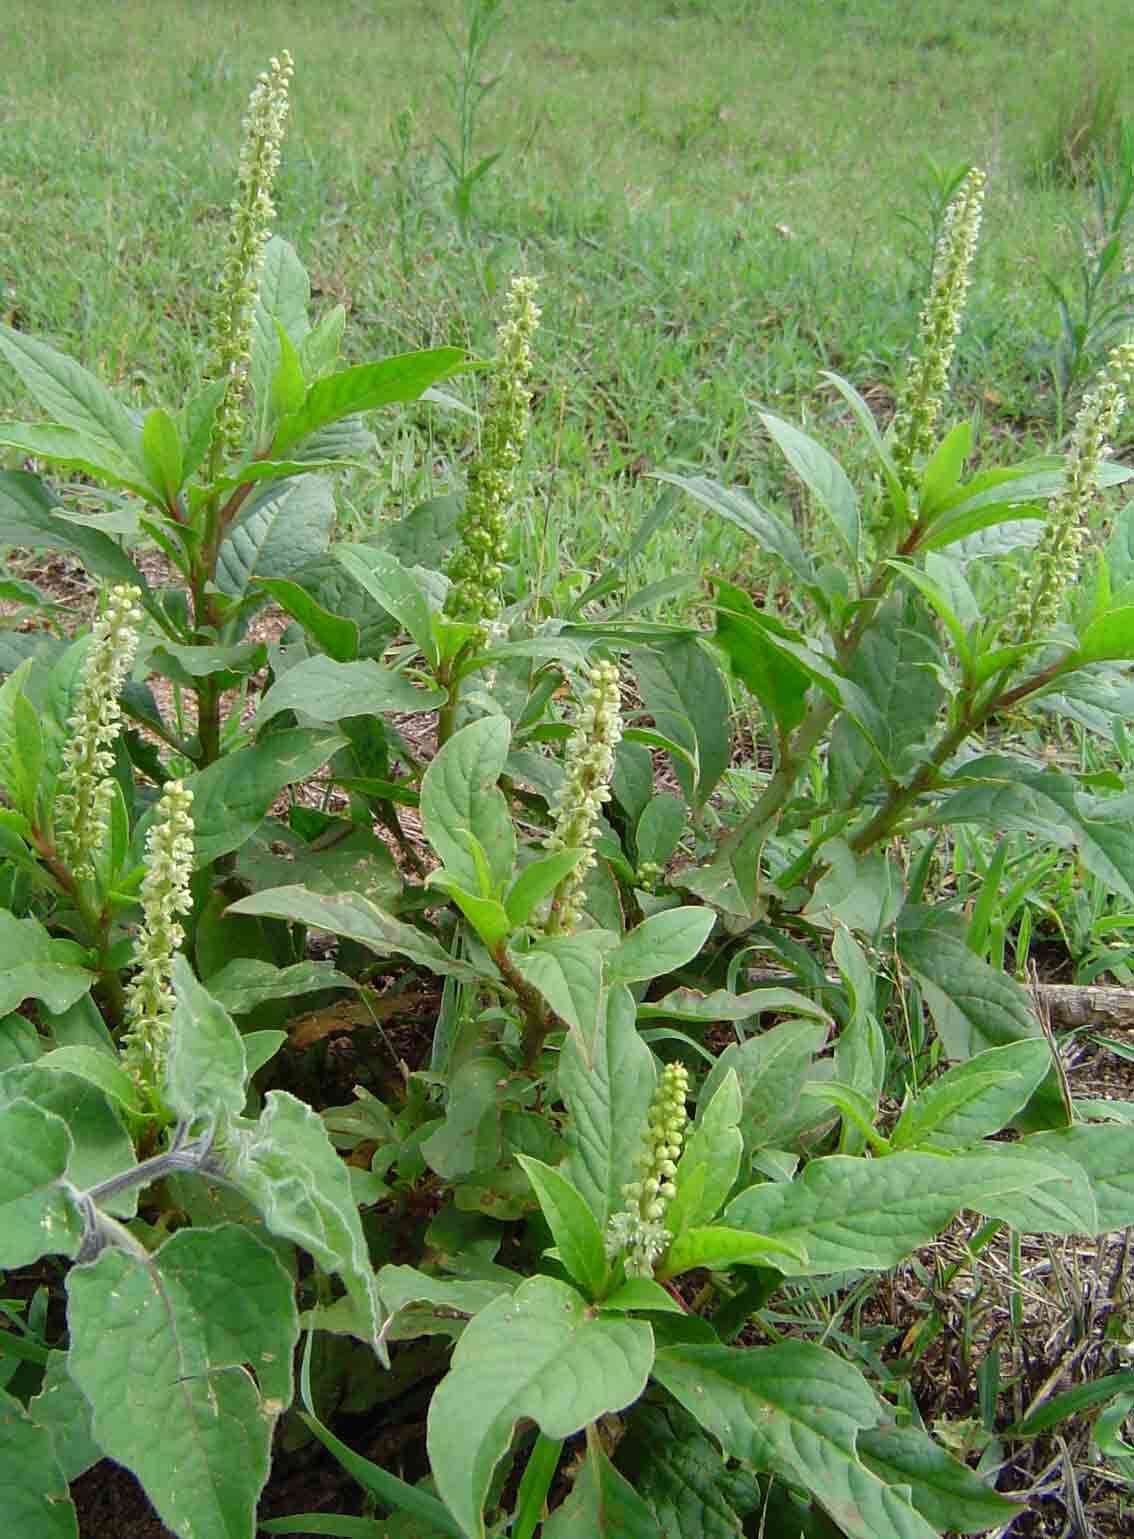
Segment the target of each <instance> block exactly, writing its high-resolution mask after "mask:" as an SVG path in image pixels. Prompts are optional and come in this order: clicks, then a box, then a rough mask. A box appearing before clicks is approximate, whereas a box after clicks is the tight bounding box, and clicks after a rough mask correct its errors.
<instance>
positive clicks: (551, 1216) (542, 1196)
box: [516, 1154, 607, 1298]
mask: <svg viewBox="0 0 1134 1539" xmlns="http://www.w3.org/2000/svg"><path fill="white" fill-rule="evenodd" d="M516 1158H517V1160H518V1161H519V1163H520V1164H521V1165H522V1166H523V1168H524V1172H525V1174H526V1175H527V1178H528V1180H529V1181H530V1182H531V1183H532V1186H533V1187H534V1188H535V1194H536V1196H537V1197H538V1198H539V1205H540V1207H541V1208H542V1209H543V1216H544V1218H545V1219H546V1220H547V1224H548V1228H549V1229H550V1230H551V1235H552V1238H553V1240H554V1241H555V1245H556V1249H557V1250H558V1251H559V1257H560V1260H561V1261H562V1262H563V1265H564V1266H565V1267H566V1268H567V1271H568V1272H569V1273H570V1275H571V1277H572V1278H573V1280H574V1281H575V1282H577V1283H578V1284H579V1286H580V1287H581V1288H582V1289H583V1290H584V1291H585V1292H586V1293H587V1294H588V1295H589V1297H591V1298H597V1297H598V1296H599V1295H600V1294H601V1292H602V1288H603V1284H604V1283H605V1281H606V1273H607V1264H606V1252H605V1250H604V1248H603V1238H602V1230H601V1229H600V1228H599V1226H598V1222H597V1220H596V1219H595V1216H594V1214H593V1213H592V1212H591V1210H590V1208H589V1207H588V1206H587V1203H586V1200H585V1198H584V1197H583V1196H582V1195H581V1194H580V1192H579V1190H578V1188H577V1187H576V1186H574V1185H573V1184H572V1182H571V1181H570V1180H568V1178H567V1177H566V1176H565V1175H563V1174H562V1173H561V1172H560V1171H558V1170H556V1169H554V1167H553V1166H551V1165H545V1164H544V1163H543V1161H542V1160H536V1159H532V1158H531V1157H530V1155H526V1154H518V1155H517V1156H516Z"/></svg>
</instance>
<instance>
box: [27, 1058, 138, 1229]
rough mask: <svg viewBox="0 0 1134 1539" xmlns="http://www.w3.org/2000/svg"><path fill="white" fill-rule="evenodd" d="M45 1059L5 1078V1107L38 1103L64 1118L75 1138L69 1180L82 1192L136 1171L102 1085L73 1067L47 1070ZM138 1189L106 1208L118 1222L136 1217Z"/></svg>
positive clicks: (129, 1143) (128, 1142) (119, 1121)
mask: <svg viewBox="0 0 1134 1539" xmlns="http://www.w3.org/2000/svg"><path fill="white" fill-rule="evenodd" d="M43 1063H44V1060H43V1059H42V1058H40V1059H38V1060H37V1061H36V1062H35V1063H25V1064H18V1065H17V1066H16V1067H15V1068H11V1069H6V1070H5V1071H4V1073H3V1074H0V1106H8V1105H10V1104H11V1103H12V1102H13V1101H16V1100H21V1099H22V1100H28V1101H34V1102H35V1104H36V1106H38V1107H39V1108H41V1110H43V1111H47V1112H51V1113H53V1114H54V1115H55V1116H57V1117H61V1118H62V1119H63V1121H64V1122H65V1123H66V1125H67V1130H68V1132H69V1133H70V1135H71V1139H72V1141H73V1142H72V1149H71V1154H70V1156H69V1158H68V1161H67V1179H68V1180H69V1181H70V1182H71V1184H72V1185H73V1186H76V1187H78V1188H79V1190H80V1191H86V1190H87V1189H88V1188H90V1187H92V1186H97V1185H98V1184H99V1182H101V1181H106V1180H109V1179H110V1178H111V1177H112V1176H116V1175H119V1174H121V1172H123V1171H125V1170H130V1169H131V1168H132V1167H133V1165H134V1163H135V1161H134V1145H133V1142H132V1141H131V1139H130V1136H129V1134H128V1133H127V1132H126V1129H125V1127H124V1126H123V1123H122V1119H121V1118H120V1117H119V1115H118V1112H117V1110H116V1108H115V1105H114V1104H113V1103H112V1102H111V1101H109V1100H108V1099H107V1097H106V1095H105V1094H104V1093H103V1091H102V1090H101V1089H99V1087H98V1086H97V1085H94V1084H92V1083H91V1082H90V1080H88V1079H86V1078H84V1077H83V1076H81V1075H79V1074H73V1073H71V1072H70V1070H68V1069H60V1068H44V1067H43ZM137 1205H138V1193H137V1190H136V1189H131V1190H129V1191H126V1192H121V1193H119V1194H118V1196H116V1197H114V1198H113V1199H111V1200H110V1201H108V1203H107V1204H106V1206H107V1209H108V1211H109V1212H111V1213H113V1214H114V1215H115V1216H116V1217H118V1218H133V1216H134V1214H135V1212H136V1210H137Z"/></svg>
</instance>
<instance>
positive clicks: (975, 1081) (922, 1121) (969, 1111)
mask: <svg viewBox="0 0 1134 1539" xmlns="http://www.w3.org/2000/svg"><path fill="white" fill-rule="evenodd" d="M1050 1071H1051V1049H1050V1048H1049V1046H1048V1044H1047V1041H1046V1040H1045V1039H1044V1038H1042V1037H1038V1038H1033V1039H1025V1040H1023V1041H1021V1042H1009V1043H1007V1044H1006V1045H1005V1046H1004V1047H992V1048H989V1049H988V1050H987V1051H986V1052H983V1053H977V1055H976V1056H975V1057H974V1058H970V1059H968V1060H967V1061H966V1062H965V1063H960V1064H955V1065H954V1066H953V1067H952V1068H951V1069H949V1070H948V1071H947V1072H946V1073H945V1074H943V1075H942V1076H941V1078H940V1079H937V1080H934V1082H933V1083H932V1084H931V1085H929V1086H928V1087H927V1088H926V1089H924V1090H922V1091H921V1092H920V1094H919V1095H918V1096H917V1098H916V1099H915V1100H913V1101H912V1102H911V1103H910V1104H909V1106H907V1107H906V1108H905V1110H904V1111H903V1112H902V1115H901V1117H900V1118H899V1119H898V1124H897V1126H896V1127H895V1129H894V1131H893V1134H892V1135H891V1138H890V1143H891V1147H892V1148H893V1149H895V1150H899V1149H915V1148H921V1149H942V1150H949V1149H961V1148H964V1147H965V1146H966V1145H969V1144H975V1143H976V1142H977V1141H978V1140H979V1139H981V1138H986V1137H987V1136H988V1135H989V1134H990V1133H998V1132H999V1131H1000V1129H1001V1128H1002V1127H1005V1126H1007V1124H1008V1123H1009V1122H1011V1120H1012V1118H1013V1117H1014V1116H1015V1115H1016V1113H1017V1112H1019V1111H1021V1110H1022V1109H1023V1108H1024V1107H1025V1106H1026V1105H1027V1103H1028V1101H1029V1100H1030V1099H1031V1097H1032V1096H1033V1095H1034V1094H1035V1092H1036V1090H1037V1089H1038V1088H1039V1086H1040V1084H1041V1082H1042V1081H1043V1079H1044V1077H1045V1076H1046V1075H1047V1074H1048V1073H1050Z"/></svg>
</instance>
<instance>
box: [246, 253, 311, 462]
mask: <svg viewBox="0 0 1134 1539" xmlns="http://www.w3.org/2000/svg"><path fill="white" fill-rule="evenodd" d="M310 301H311V284H310V282H309V280H308V277H307V273H306V271H305V269H304V266H303V263H302V262H301V261H300V260H299V257H298V256H297V255H296V252H295V247H294V246H292V245H291V244H290V242H288V241H286V240H284V239H282V237H280V236H279V235H273V236H272V238H271V240H270V241H269V242H268V244H267V245H266V246H265V247H264V264H263V267H262V268H261V271H260V282H259V286H258V289H257V295H256V307H255V309H254V311H253V314H252V350H251V358H250V359H249V364H248V372H249V378H250V380H251V382H252V391H253V394H254V396H255V400H256V436H257V437H258V438H260V437H262V436H263V434H264V432H265V431H266V429H267V427H268V423H269V421H270V416H269V406H270V402H271V395H272V378H273V375H274V374H275V372H276V369H277V365H278V360H279V357H280V339H279V332H278V331H277V329H276V328H277V326H278V327H281V328H282V329H283V331H284V332H285V333H286V335H287V337H288V338H289V340H290V341H291V342H292V343H293V344H294V345H295V346H296V347H299V346H300V345H301V344H302V343H304V342H305V340H306V339H307V337H308V335H309V333H310V326H309V323H308V320H307V307H308V305H309V303H310ZM301 378H302V376H301ZM302 400H303V396H302V394H301V395H300V401H299V403H298V404H301V403H302ZM289 409H294V408H289Z"/></svg>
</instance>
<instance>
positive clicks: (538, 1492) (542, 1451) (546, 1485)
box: [512, 1427, 590, 1539]
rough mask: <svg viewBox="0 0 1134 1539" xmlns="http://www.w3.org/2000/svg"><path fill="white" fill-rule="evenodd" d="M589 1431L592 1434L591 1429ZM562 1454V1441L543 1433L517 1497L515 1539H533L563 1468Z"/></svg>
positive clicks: (534, 1449)
mask: <svg viewBox="0 0 1134 1539" xmlns="http://www.w3.org/2000/svg"><path fill="white" fill-rule="evenodd" d="M587 1430H588V1432H589V1431H590V1428H589V1427H588V1429H587ZM562 1452H563V1439H562V1438H558V1437H554V1438H553V1437H547V1436H545V1434H544V1433H542V1432H541V1433H540V1435H539V1437H537V1438H536V1440H535V1447H534V1448H533V1449H532V1451H531V1453H530V1454H529V1455H528V1463H527V1468H526V1469H525V1470H524V1476H523V1479H522V1480H521V1481H520V1489H519V1492H518V1493H517V1495H516V1511H515V1514H514V1516H513V1519H512V1539H532V1535H533V1534H534V1533H535V1531H536V1528H537V1527H538V1525H539V1522H540V1520H541V1519H542V1517H543V1514H544V1509H545V1508H546V1507H547V1493H548V1491H549V1490H550V1489H551V1482H552V1481H553V1480H554V1478H555V1471H556V1470H557V1469H558V1468H559V1455H560V1454H561V1453H562Z"/></svg>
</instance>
